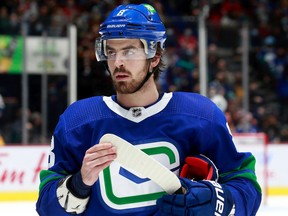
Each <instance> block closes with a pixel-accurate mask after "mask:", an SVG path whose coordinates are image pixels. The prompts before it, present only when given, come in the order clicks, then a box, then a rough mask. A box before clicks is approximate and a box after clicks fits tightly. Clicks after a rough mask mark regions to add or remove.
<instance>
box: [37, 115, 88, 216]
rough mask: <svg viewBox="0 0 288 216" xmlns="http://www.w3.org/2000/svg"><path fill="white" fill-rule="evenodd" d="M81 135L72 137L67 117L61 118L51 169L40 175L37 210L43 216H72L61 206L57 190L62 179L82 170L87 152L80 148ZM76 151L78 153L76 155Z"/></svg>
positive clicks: (53, 148)
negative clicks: (82, 161)
mask: <svg viewBox="0 0 288 216" xmlns="http://www.w3.org/2000/svg"><path fill="white" fill-rule="evenodd" d="M79 134H81V132H79ZM79 134H77V132H76V134H75V133H74V134H73V135H71V134H70V133H69V131H67V125H66V124H65V116H61V117H60V120H59V122H58V124H57V126H56V128H55V131H54V135H53V138H52V142H51V152H50V155H49V168H48V170H42V171H41V173H40V187H39V197H38V200H37V204H36V210H37V212H38V213H39V215H41V216H46V215H47V216H51V215H57V216H66V215H70V214H68V213H67V212H66V211H65V210H64V209H63V208H62V207H61V206H60V204H59V202H58V198H57V195H56V190H57V187H58V184H59V181H60V180H61V179H63V178H65V177H66V176H67V175H71V174H75V173H76V172H77V171H79V169H80V168H81V158H83V154H85V150H84V149H81V148H79V147H78V143H79V140H80V139H81V136H79ZM77 137H78V138H77ZM79 138H80V139H79ZM75 151H77V153H76V154H75Z"/></svg>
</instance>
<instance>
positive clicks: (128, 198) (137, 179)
mask: <svg viewBox="0 0 288 216" xmlns="http://www.w3.org/2000/svg"><path fill="white" fill-rule="evenodd" d="M136 147H138V148H139V149H141V150H142V151H143V152H145V153H146V154H148V155H149V156H151V157H153V158H154V159H155V160H157V161H159V162H160V163H162V164H163V165H164V166H166V167H167V168H168V169H170V170H171V171H173V172H174V173H175V174H177V175H178V173H179V154H178V151H177V149H176V147H175V146H174V145H172V144H171V143H169V142H154V143H147V144H141V145H136ZM151 169H153V167H151ZM99 183H100V191H101V196H102V199H103V201H104V203H105V204H106V205H108V206H109V207H110V208H112V209H115V210H121V209H122V210H124V209H127V210H128V209H130V208H139V207H144V206H152V205H155V204H156V200H157V199H158V198H160V197H161V196H162V195H163V194H164V193H165V192H164V191H163V189H162V188H161V187H160V186H158V185H157V184H156V183H154V182H153V181H151V180H150V179H149V178H146V177H145V176H141V175H140V174H139V173H137V172H135V171H132V170H128V169H125V168H124V167H122V166H121V165H120V164H119V163H118V162H116V161H114V162H113V163H111V165H110V166H109V167H108V168H106V169H105V170H103V172H101V173H100V175H99Z"/></svg>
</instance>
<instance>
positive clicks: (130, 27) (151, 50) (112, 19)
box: [95, 4, 166, 61]
mask: <svg viewBox="0 0 288 216" xmlns="http://www.w3.org/2000/svg"><path fill="white" fill-rule="evenodd" d="M99 33H100V35H101V37H100V38H98V39H97V40H96V43H95V53H96V58H97V60H98V61H105V60H107V53H106V42H107V40H110V39H125V38H130V39H140V40H141V42H142V43H143V46H144V51H145V54H146V57H147V59H150V58H153V57H154V56H155V54H156V50H157V44H160V47H161V48H162V49H164V42H165V40H166V29H165V26H164V24H163V23H162V21H161V19H160V16H159V15H158V13H157V11H156V10H155V9H154V8H153V7H152V6H151V5H149V4H140V5H136V4H129V5H120V6H118V7H117V8H115V9H114V10H113V11H112V12H111V13H110V15H109V16H108V17H107V19H106V20H105V21H104V22H103V23H102V24H101V25H100V31H99Z"/></svg>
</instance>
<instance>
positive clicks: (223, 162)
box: [201, 107, 262, 215]
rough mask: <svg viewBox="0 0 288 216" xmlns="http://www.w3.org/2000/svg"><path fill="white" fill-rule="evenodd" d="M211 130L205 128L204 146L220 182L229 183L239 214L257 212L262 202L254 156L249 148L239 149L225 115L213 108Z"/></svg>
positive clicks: (237, 213) (253, 213)
mask: <svg viewBox="0 0 288 216" xmlns="http://www.w3.org/2000/svg"><path fill="white" fill-rule="evenodd" d="M210 127H211V128H210V130H208V131H206V132H203V133H202V136H203V139H206V142H207V143H206V144H203V143H202V145H201V146H202V148H203V149H202V150H203V151H204V152H206V153H207V154H208V155H207V156H208V157H209V158H210V159H212V161H213V162H214V163H215V164H216V166H217V167H218V169H219V175H220V177H219V183H221V184H225V185H227V187H228V188H229V189H230V191H231V192H232V194H233V197H234V199H235V204H236V205H235V206H236V215H255V214H256V212H257V210H258V208H259V206H260V203H261V196H262V195H261V187H260V186H259V184H258V182H257V177H256V174H255V163H256V160H255V157H254V156H253V155H252V154H251V153H250V152H238V151H237V149H236V147H235V144H234V142H233V137H232V134H231V132H230V130H229V126H228V124H227V122H226V118H225V115H224V114H223V112H222V111H221V110H220V109H218V108H217V107H215V108H214V115H213V120H212V122H211V124H210Z"/></svg>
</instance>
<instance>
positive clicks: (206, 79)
mask: <svg viewBox="0 0 288 216" xmlns="http://www.w3.org/2000/svg"><path fill="white" fill-rule="evenodd" d="M123 2H125V3H150V4H151V5H153V6H154V7H155V8H156V9H157V11H158V12H159V13H160V16H161V18H162V20H163V22H164V23H165V25H166V26H167V36H168V39H167V42H166V53H167V59H166V62H167V65H166V70H165V72H164V73H163V74H162V75H161V77H160V82H159V91H191V92H198V93H202V94H205V95H206V96H207V97H209V98H211V99H212V100H213V101H214V102H215V103H216V104H217V105H219V107H220V108H221V109H222V110H223V112H224V113H225V115H226V117H227V120H228V122H229V125H230V128H231V130H232V132H233V133H234V134H243V135H247V136H246V137H247V138H248V140H250V141H248V144H249V145H248V146H247V145H246V146H244V147H243V146H242V147H239V148H248V149H249V150H251V149H253V151H255V154H256V157H257V165H258V169H257V171H258V172H260V174H259V178H260V181H261V182H262V185H263V187H264V189H265V191H266V192H265V193H266V194H265V200H266V199H267V203H266V205H263V206H261V214H259V215H268V213H269V212H270V213H271V212H273V213H275V212H276V213H275V215H281V214H282V213H283V212H286V213H287V212H288V210H287V207H285V202H286V203H287V198H285V197H287V195H288V174H287V172H285V171H284V170H283V163H284V164H285V161H286V160H287V159H286V155H287V153H288V152H287V151H288V145H287V144H288V103H287V102H288V70H287V68H288V67H287V65H288V58H287V57H288V56H287V44H288V43H287V42H288V41H287V40H288V38H287V33H288V32H287V31H288V14H287V9H288V2H287V1H285V0H277V1H272V0H253V1H248V0H242V1H240V0H210V1H208V0H207V1H205V0H198V1H197V0H196V1H192V0H177V1H174V0H161V1H160V0H159V1H156V0H154V1H153V0H150V1H132V0H131V1H128V0H126V1H121V0H118V1H112V0H103V1H100V0H59V1H56V0H51V1H47V2H43V1H38V0H9V1H8V0H4V1H1V2H0V145H1V146H2V147H1V148H0V206H1V207H0V209H3V211H4V212H5V209H10V210H9V211H8V210H7V213H6V212H5V214H4V215H9V216H10V215H12V216H13V215H18V213H19V212H21V213H23V212H26V213H27V214H26V215H29V216H31V215H33V213H31V212H34V213H35V211H34V209H35V204H34V203H35V200H36V198H37V188H38V184H39V179H38V176H37V175H38V174H39V171H40V169H43V168H45V167H46V164H47V157H48V154H49V143H50V138H51V135H52V133H53V129H54V127H55V125H56V123H57V121H58V117H59V115H60V114H61V113H62V112H63V111H64V110H65V108H66V107H67V105H69V104H70V103H71V102H73V101H75V100H78V99H82V98H86V97H90V96H94V95H110V94H113V93H114V90H113V87H112V85H111V80H110V78H109V74H108V73H107V71H105V68H104V67H103V65H102V64H101V63H98V62H97V61H96V59H95V54H94V42H95V38H97V37H98V36H99V35H98V30H99V24H100V23H101V22H102V21H103V19H104V18H105V17H106V15H107V14H108V13H109V11H111V10H112V9H113V8H114V7H115V6H116V5H118V4H120V3H123ZM203 33H204V36H205V37H206V38H205V37H204V39H206V40H205V41H203ZM28 48H29V49H28ZM203 54H204V57H203ZM201 63H204V64H201ZM203 71H204V72H203ZM203 87H204V90H203ZM259 133H260V134H265V136H267V140H265V141H263V140H256V141H255V142H253V141H254V138H255V136H256V137H257V134H259ZM249 134H253V136H254V135H255V136H254V138H251V137H250V135H249ZM249 137H250V138H249ZM266 196H267V197H266ZM275 200H276V201H275ZM26 202H27V203H26ZM16 204H17V206H19V208H17V209H16V208H13V207H11V206H14V205H16ZM271 205H272V206H271ZM20 206H21V207H20ZM12 208H13V209H12ZM21 209H22V211H21ZM12 210H13V211H15V213H13V211H12ZM277 210H279V214H277ZM17 211H18V213H16V212H17ZM280 212H281V213H280ZM1 214H2V213H1ZM19 214H20V213H19ZM21 215H23V214H21ZM283 215H284V214H283Z"/></svg>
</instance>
